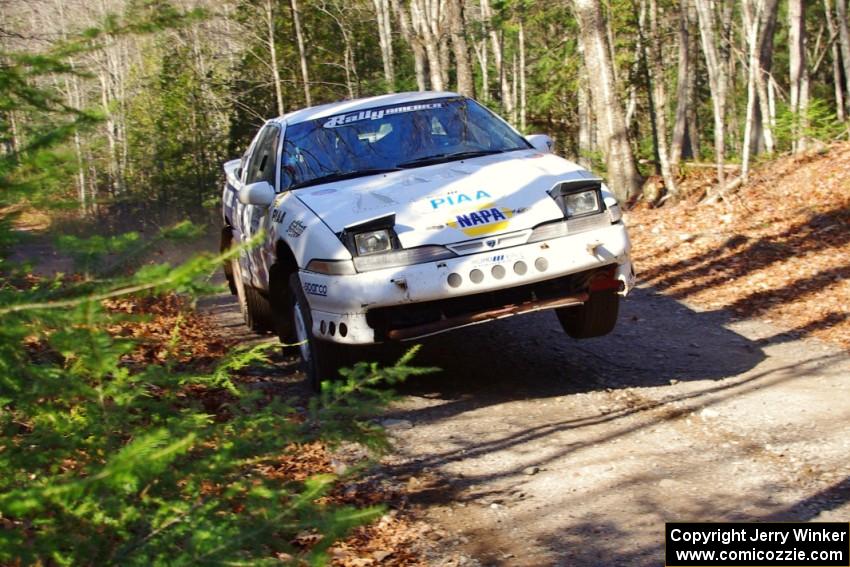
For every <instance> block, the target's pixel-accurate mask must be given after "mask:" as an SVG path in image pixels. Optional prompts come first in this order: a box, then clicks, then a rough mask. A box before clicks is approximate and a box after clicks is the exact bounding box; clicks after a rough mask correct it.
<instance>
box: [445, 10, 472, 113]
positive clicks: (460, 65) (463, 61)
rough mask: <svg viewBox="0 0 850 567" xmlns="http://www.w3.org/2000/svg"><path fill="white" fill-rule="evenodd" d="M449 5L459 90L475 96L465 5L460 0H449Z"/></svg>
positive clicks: (465, 94) (450, 28) (463, 93)
mask: <svg viewBox="0 0 850 567" xmlns="http://www.w3.org/2000/svg"><path fill="white" fill-rule="evenodd" d="M447 7H448V12H449V13H448V17H449V30H450V31H451V34H452V50H453V51H454V56H455V66H456V69H457V92H458V93H460V94H462V95H464V96H469V97H472V96H475V83H474V82H473V79H472V62H471V61H470V60H469V46H468V45H467V43H466V34H465V32H464V22H463V6H462V5H461V1H460V0H448V5H447Z"/></svg>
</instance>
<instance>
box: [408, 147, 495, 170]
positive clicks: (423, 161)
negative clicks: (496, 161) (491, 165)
mask: <svg viewBox="0 0 850 567" xmlns="http://www.w3.org/2000/svg"><path fill="white" fill-rule="evenodd" d="M507 151H510V150H473V151H468V152H456V153H453V154H434V155H430V156H424V157H419V158H416V159H412V160H409V161H405V162H402V163H400V164H398V166H399V167H411V166H418V165H429V164H432V163H440V162H444V161H455V160H459V159H464V158H473V157H480V156H489V155H492V154H500V153H502V152H507Z"/></svg>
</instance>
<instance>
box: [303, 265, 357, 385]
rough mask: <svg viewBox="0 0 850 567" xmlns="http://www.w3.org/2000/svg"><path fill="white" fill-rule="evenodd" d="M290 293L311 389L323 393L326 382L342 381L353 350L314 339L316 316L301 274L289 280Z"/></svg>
mask: <svg viewBox="0 0 850 567" xmlns="http://www.w3.org/2000/svg"><path fill="white" fill-rule="evenodd" d="M289 291H290V297H291V298H292V328H293V330H294V334H295V339H296V340H295V342H297V343H299V344H298V354H299V356H300V357H301V368H302V370H303V371H304V374H306V375H307V382H308V383H309V384H310V388H312V389H313V391H314V392H319V391H320V390H321V388H322V381H323V380H335V379H338V378H339V369H340V368H341V367H342V366H345V364H346V362H347V358H348V355H349V351H348V349H347V348H346V347H345V346H344V345H339V344H336V343H331V342H328V341H323V340H321V339H318V338H316V337H315V336H313V316H312V314H311V311H310V307H309V303H307V297H306V296H305V295H304V290H303V289H302V286H301V279H300V278H299V277H298V274H297V273H296V274H292V275H291V276H290V277H289Z"/></svg>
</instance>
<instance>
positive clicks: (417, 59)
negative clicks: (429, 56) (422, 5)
mask: <svg viewBox="0 0 850 567" xmlns="http://www.w3.org/2000/svg"><path fill="white" fill-rule="evenodd" d="M392 3H393V10H394V11H395V13H396V17H397V18H398V23H399V27H400V28H401V35H402V37H404V40H405V41H406V42H407V44H408V45H409V46H410V49H411V50H412V51H413V69H414V72H415V73H416V86H417V87H418V88H419V90H420V91H424V90H426V89H427V88H428V84H427V82H426V81H427V79H426V74H425V67H426V59H425V47H424V45H423V43H422V40H421V39H420V38H419V36H418V35H417V34H416V33H414V30H413V25H412V24H411V22H410V16H409V15H408V13H407V9H406V8H405V6H404V5H403V4H402V3H401V0H392Z"/></svg>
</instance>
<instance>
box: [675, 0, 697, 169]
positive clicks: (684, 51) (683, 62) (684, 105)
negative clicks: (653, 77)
mask: <svg viewBox="0 0 850 567" xmlns="http://www.w3.org/2000/svg"><path fill="white" fill-rule="evenodd" d="M689 10H690V2H689V1H688V0H683V1H682V2H681V6H680V12H679V29H678V37H679V62H678V71H677V77H678V82H677V84H676V118H675V120H674V122H673V136H672V139H671V142H670V165H671V166H675V165H677V164H678V163H679V161H680V160H681V159H682V150H683V148H684V146H685V134H686V133H687V129H688V105H689V104H690V93H689V92H688V84H689V82H690V76H689V75H690V74H691V73H693V72H694V69H693V65H692V64H691V57H692V53H691V50H690V33H691V30H690V27H691V20H690V15H689Z"/></svg>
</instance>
